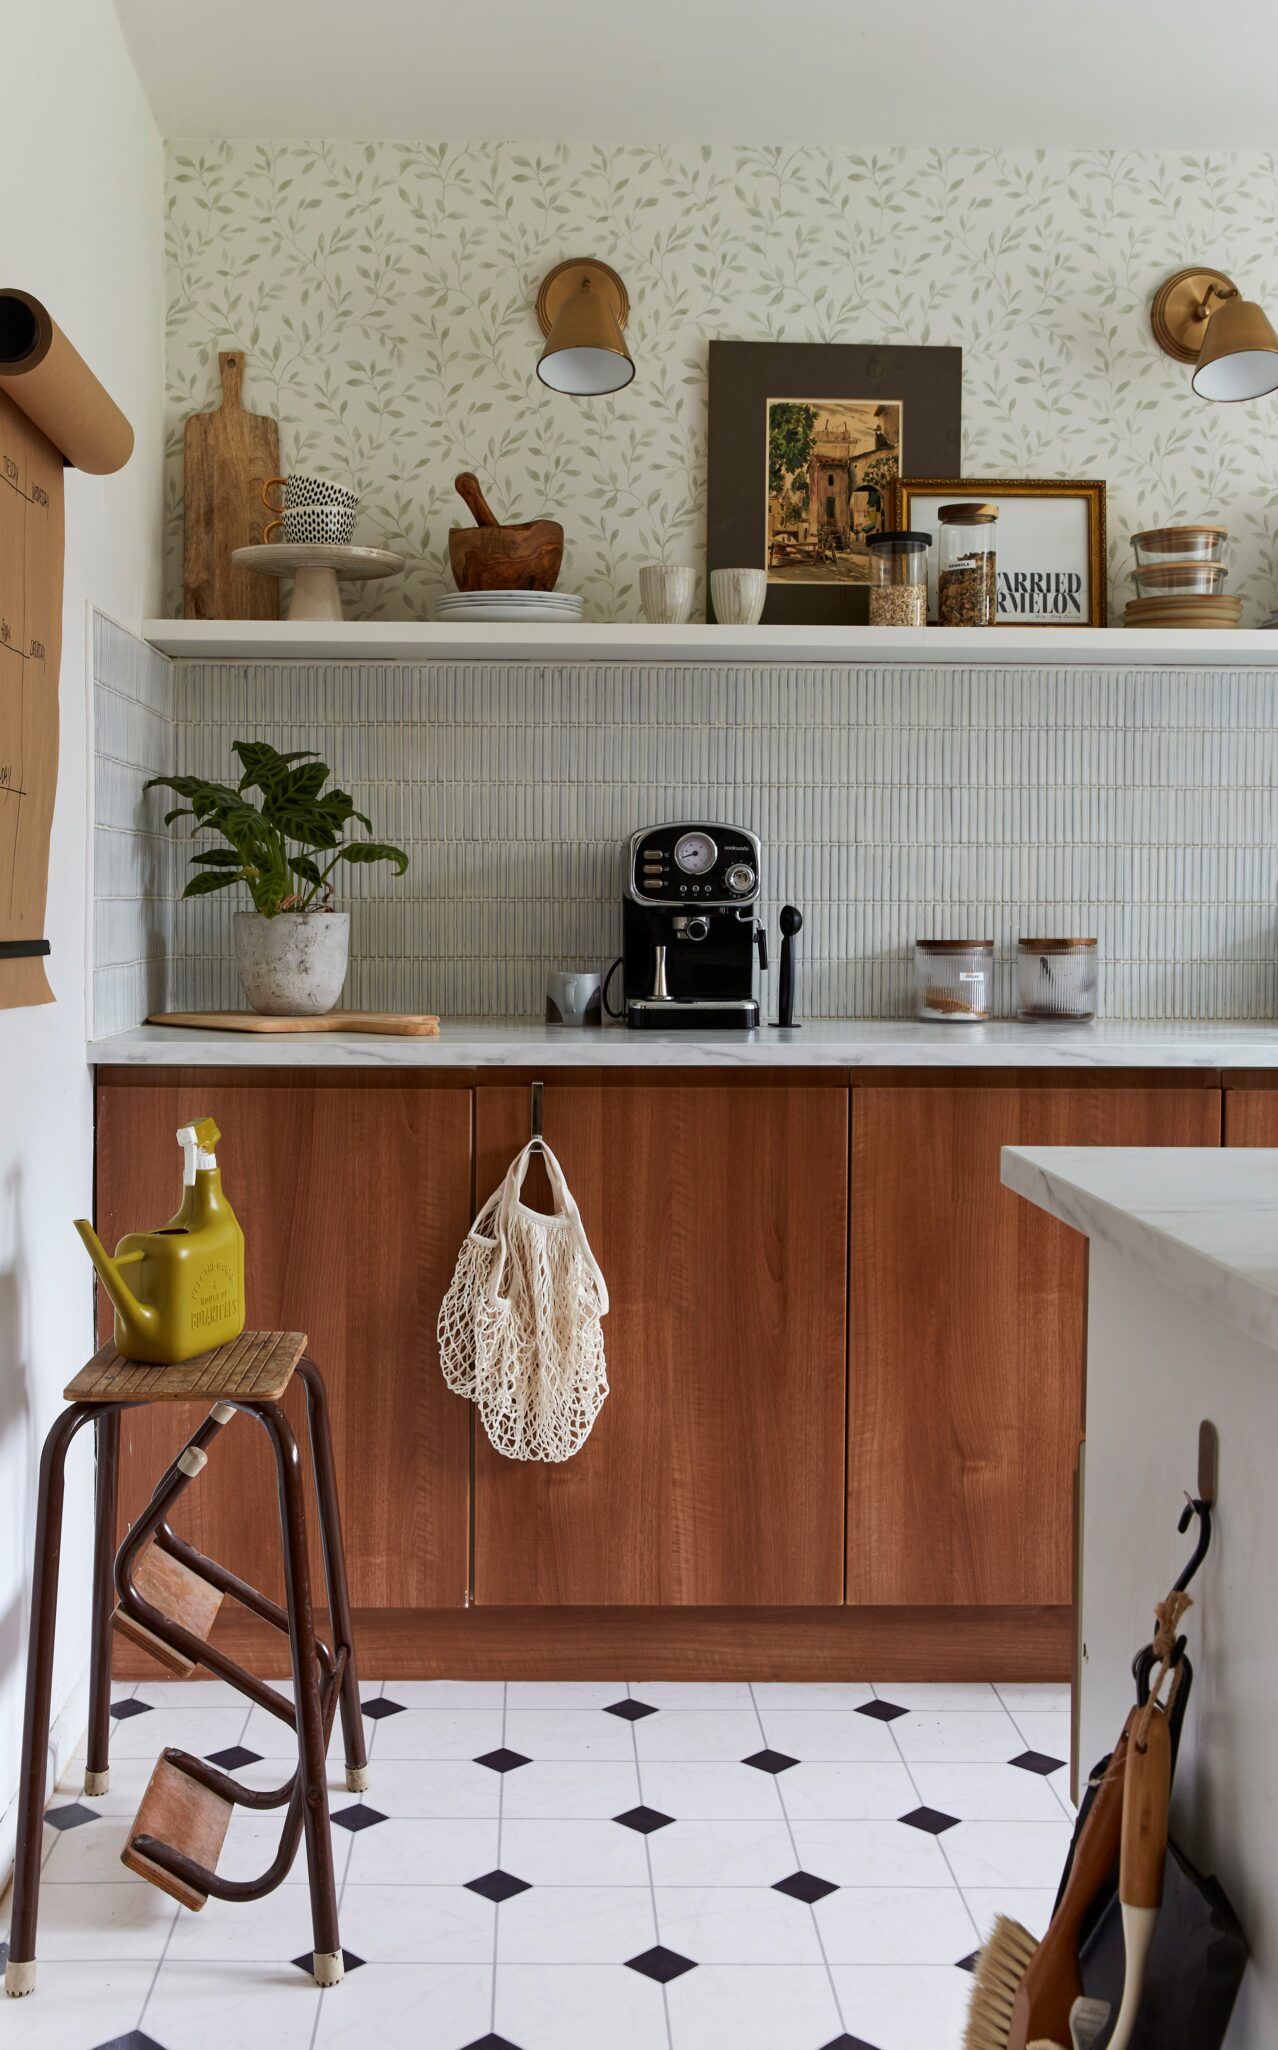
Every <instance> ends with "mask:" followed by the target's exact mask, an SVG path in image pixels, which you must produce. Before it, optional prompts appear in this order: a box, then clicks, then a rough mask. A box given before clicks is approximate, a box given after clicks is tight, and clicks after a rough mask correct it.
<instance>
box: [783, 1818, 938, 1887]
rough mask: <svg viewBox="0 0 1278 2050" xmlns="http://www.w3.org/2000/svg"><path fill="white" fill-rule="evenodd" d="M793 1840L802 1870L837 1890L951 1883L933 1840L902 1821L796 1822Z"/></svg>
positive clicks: (925, 1832) (924, 1831) (933, 1838)
mask: <svg viewBox="0 0 1278 2050" xmlns="http://www.w3.org/2000/svg"><path fill="white" fill-rule="evenodd" d="M794 1841H795V1846H796V1848H797V1850H798V1854H799V1865H800V1866H801V1868H802V1870H803V1871H804V1872H811V1873H813V1874H815V1876H816V1877H817V1878H818V1879H832V1880H833V1881H834V1883H835V1885H836V1886H868V1887H876V1886H889V1887H896V1886H952V1885H953V1883H954V1882H953V1879H952V1877H951V1874H950V1868H949V1866H948V1865H947V1864H946V1862H945V1854H944V1852H943V1851H942V1849H941V1847H940V1844H939V1843H938V1842H937V1840H936V1838H935V1837H934V1836H931V1835H929V1833H928V1832H927V1831H926V1830H922V1829H907V1828H906V1826H905V1825H904V1823H900V1822H796V1823H795V1824H794ZM783 1876H784V1875H782V1874H778V1877H783Z"/></svg>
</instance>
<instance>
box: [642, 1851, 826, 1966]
mask: <svg viewBox="0 0 1278 2050" xmlns="http://www.w3.org/2000/svg"><path fill="white" fill-rule="evenodd" d="M784 1876H786V1875H784V1874H781V1873H778V1875H777V1877H778V1878H782V1877H784ZM656 1900H657V1926H658V1928H659V1929H660V1931H661V1941H662V1943H663V1944H664V1945H665V1946H666V1948H667V1949H669V1950H677V1951H679V1952H680V1953H681V1954H682V1955H683V1956H684V1957H692V1958H695V1959H696V1960H697V1963H698V1964H699V1965H819V1964H820V1963H821V1946H820V1944H819V1942H818V1941H817V1933H816V1928H815V1926H814V1924H813V1921H812V1910H811V1908H809V1907H808V1906H807V1905H806V1904H805V1903H804V1902H803V1901H796V1900H792V1899H791V1898H790V1897H789V1895H788V1894H784V1893H777V1892H776V1891H775V1890H774V1889H773V1888H772V1887H771V1886H659V1887H657V1889H656Z"/></svg>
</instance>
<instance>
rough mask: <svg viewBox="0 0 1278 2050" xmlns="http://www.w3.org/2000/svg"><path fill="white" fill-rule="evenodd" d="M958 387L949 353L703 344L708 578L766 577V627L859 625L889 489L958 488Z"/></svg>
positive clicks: (958, 372)
mask: <svg viewBox="0 0 1278 2050" xmlns="http://www.w3.org/2000/svg"><path fill="white" fill-rule="evenodd" d="M962 383H963V352H962V350H961V349H913V348H901V349H896V348H876V347H874V346H872V345H866V344H857V343H851V342H833V343H826V342H711V344H710V449H709V502H708V507H707V517H706V556H707V568H708V569H711V570H715V569H766V570H767V573H768V597H767V603H766V605H765V607H764V612H763V617H764V620H765V622H766V623H767V624H769V625H787V624H806V625H811V626H827V625H833V624H839V625H847V626H854V625H857V624H863V623H864V621H865V618H866V614H867V595H868V585H867V577H868V552H867V547H866V543H867V541H868V538H869V536H870V535H871V534H872V533H874V532H875V531H876V529H878V528H881V527H886V526H887V525H888V524H889V520H890V506H891V495H892V491H893V489H894V486H895V484H896V482H897V480H898V478H899V477H901V476H902V475H903V474H912V475H915V476H923V475H925V474H926V475H927V476H935V477H957V476H958V473H959V463H960V455H961V446H960V435H961V425H962V423H961V402H962ZM706 616H707V618H709V619H713V618H714V611H713V601H712V600H711V599H710V597H709V580H708V579H707V598H706Z"/></svg>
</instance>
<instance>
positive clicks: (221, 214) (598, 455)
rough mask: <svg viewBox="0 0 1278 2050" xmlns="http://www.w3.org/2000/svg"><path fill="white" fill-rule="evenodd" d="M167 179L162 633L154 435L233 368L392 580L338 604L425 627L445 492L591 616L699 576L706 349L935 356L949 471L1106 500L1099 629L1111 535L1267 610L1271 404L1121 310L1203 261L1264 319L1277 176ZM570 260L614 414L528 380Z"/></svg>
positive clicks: (191, 150) (311, 146) (443, 572)
mask: <svg viewBox="0 0 1278 2050" xmlns="http://www.w3.org/2000/svg"><path fill="white" fill-rule="evenodd" d="M168 181H169V192H168V258H167V262H168V300H169V312H168V384H169V408H170V435H169V447H168V480H167V505H168V553H169V595H170V602H171V608H172V610H173V611H174V612H180V611H181V518H182V509H181V499H182V454H181V445H182V436H181V428H182V422H183V420H184V418H185V416H186V415H187V414H188V413H189V412H191V411H194V410H197V409H199V408H201V407H203V406H205V405H208V404H209V403H211V402H212V400H213V397H214V394H215V392H216V388H217V353H218V350H219V349H226V348H230V347H236V348H239V349H242V350H244V351H245V352H246V353H247V355H248V358H249V362H248V368H247V373H246V379H245V394H246V401H247V403H248V404H249V405H251V406H254V407H256V408H257V409H259V410H262V411H266V412H271V413H274V414H276V415H278V417H279V419H280V421H281V443H282V452H283V461H284V464H285V467H295V468H307V469H315V470H318V471H320V472H322V473H324V474H327V475H330V476H334V477H337V478H339V479H342V480H345V481H349V482H351V483H352V484H353V485H354V486H355V488H356V489H357V490H358V491H359V492H360V493H361V494H362V498H363V503H362V507H361V515H360V525H359V529H358V533H357V538H358V539H360V540H364V541H367V542H370V543H374V544H376V545H378V546H382V547H389V548H395V549H399V550H401V551H402V552H403V553H404V554H405V555H406V556H407V557H408V569H407V571H406V573H405V575H404V576H403V577H402V578H395V579H393V580H391V581H390V582H388V583H386V584H366V585H362V586H353V587H352V586H348V587H347V590H348V604H349V609H350V610H351V612H352V613H358V614H359V615H361V616H364V617H371V618H416V617H425V615H426V611H427V607H428V604H429V601H430V599H431V597H432V595H433V594H435V593H437V592H439V591H440V590H442V589H444V588H446V587H447V585H448V584H449V582H450V579H449V577H448V572H447V533H448V528H449V526H450V525H455V524H459V523H462V522H464V521H465V520H466V519H467V518H468V515H466V514H465V512H464V511H463V509H462V507H461V505H460V502H459V501H458V500H457V499H456V498H455V497H454V495H453V491H452V478H453V476H454V474H455V472H456V471H458V470H460V469H473V470H475V471H477V472H478V474H479V476H480V477H481V479H483V481H484V483H485V484H486V486H487V487H488V490H489V494H490V496H491V498H492V500H493V503H494V505H495V507H496V509H497V511H498V513H499V516H502V517H506V518H531V517H535V516H536V515H538V514H542V513H547V514H550V515H553V516H554V517H556V518H559V519H562V521H563V523H564V526H565V528H566V530H567V551H566V556H565V564H564V571H563V575H562V577H561V584H562V585H563V587H564V588H566V589H572V590H578V591H581V592H582V593H583V594H584V596H585V600H586V609H587V616H588V617H592V618H596V619H631V618H637V617H639V616H640V608H639V591H638V571H639V567H640V565H641V564H642V563H644V562H648V561H666V562H688V563H694V564H695V565H696V566H697V570H698V575H699V577H700V575H701V571H702V568H703V555H704V505H705V446H706V377H705V364H706V343H707V341H708V340H710V339H711V338H713V337H723V338H729V339H736V340H743V341H766V340H787V341H821V342H834V341H845V340H846V341H856V342H861V343H864V342H867V341H884V342H919V343H929V342H930V343H958V344H960V345H961V347H962V349H963V354H964V395H963V412H964V421H963V456H964V468H965V469H966V471H967V472H968V473H969V474H974V475H980V474H985V475H994V476H1025V477H1051V476H1076V477H1080V476H1081V477H1092V476H1099V477H1104V478H1106V479H1107V481H1108V484H1109V509H1110V567H1111V604H1112V605H1113V604H1115V603H1116V604H1117V608H1118V609H1117V613H1116V615H1115V616H1117V617H1120V618H1121V606H1122V602H1123V600H1124V598H1125V597H1126V596H1127V595H1129V594H1130V591H1129V587H1128V586H1127V583H1126V575H1127V570H1128V567H1129V563H1130V550H1129V547H1128V536H1129V534H1130V533H1131V532H1132V531H1133V530H1136V529H1139V528H1140V527H1143V526H1149V525H1153V524H1157V523H1159V522H1161V521H1163V520H1170V519H1197V518H1215V519H1222V520H1224V521H1225V522H1227V524H1228V525H1229V527H1230V529H1231V534H1232V560H1233V565H1234V566H1233V571H1232V574H1231V583H1230V588H1231V589H1234V590H1239V591H1241V592H1242V593H1243V594H1244V596H1245V598H1246V600H1247V605H1246V611H1245V614H1244V623H1246V624H1257V623H1258V622H1259V621H1260V619H1261V618H1263V617H1264V615H1265V614H1266V613H1267V612H1268V611H1269V609H1270V607H1271V605H1272V604H1274V603H1275V602H1278V580H1276V578H1275V571H1274V553H1275V537H1276V535H1278V487H1276V482H1275V479H1276V471H1278V397H1276V398H1271V399H1262V400H1260V401H1258V402H1256V403H1255V404H1250V405H1234V406H1230V405H1208V404H1206V403H1204V402H1203V401H1201V400H1197V399H1195V398H1194V397H1193V396H1192V394H1191V393H1190V391H1189V372H1188V369H1187V368H1186V367H1185V366H1183V365H1180V364H1176V363H1173V362H1172V361H1171V360H1170V359H1169V358H1168V357H1166V356H1163V355H1161V354H1160V353H1159V351H1158V350H1157V349H1156V347H1155V345H1154V343H1153V340H1152V337H1151V336H1150V333H1149V325H1148V317H1147V307H1148V303H1149V300H1150V298H1151V296H1152V294H1153V292H1154V290H1155V288H1156V287H1157V285H1158V284H1159V282H1160V281H1161V279H1162V278H1163V277H1164V276H1165V275H1166V274H1167V272H1169V271H1171V270H1175V269H1178V268H1180V267H1181V266H1182V265H1185V264H1188V263H1190V262H1193V261H1196V260H1197V261H1202V260H1208V261H1210V262H1212V263H1215V264H1217V265H1219V266H1220V267H1222V268H1223V269H1225V270H1227V271H1228V272H1230V273H1231V274H1232V275H1233V276H1234V277H1236V278H1237V279H1238V281H1239V283H1240V284H1241V285H1242V286H1243V288H1244V290H1245V292H1246V293H1247V295H1248V296H1249V297H1254V298H1256V299H1258V300H1259V301H1260V302H1261V304H1262V305H1267V306H1268V308H1269V310H1270V312H1271V314H1273V315H1274V317H1275V318H1278V242H1276V241H1275V236H1274V229H1273V223H1274V220H1275V218H1278V157H1276V156H1263V157H1262V156H1212V157H1191V156H1165V155H1158V156H1155V155H1126V154H1114V153H1101V152H1093V153H1087V154H1081V155H1071V154H1066V153H1063V152H1062V153H1045V152H1020V153H1011V154H1008V153H1003V152H998V151H992V150H944V151H942V150H924V149H884V150H877V151H874V152H873V153H870V154H860V153H858V152H857V151H856V150H853V149H829V148H809V147H785V146H777V147H753V148H743V147H742V148H726V147H715V148H710V147H705V146H703V147H696V146H690V147H683V148H640V147H625V148H612V147H608V146H605V145H603V144H599V145H574V146H571V147H569V146H566V145H561V144H555V143H541V144H532V143H530V144H518V143H509V144H507V143H502V144H489V143H476V144H451V143H441V142H429V141H419V142H399V143H396V142H377V143H367V144H362V143H350V142H343V143H324V142H315V143H308V142H287V143H272V142H221V141H206V142H199V143H175V144H172V145H171V146H170V149H169V156H168ZM578 255H599V256H602V257H604V258H605V259H606V260H608V261H610V262H611V263H613V264H614V265H615V267H616V268H617V269H618V270H620V272H621V273H622V276H623V277H624V278H625V280H626V282H627V285H628V287H629V290H630V295H631V301H632V307H633V311H632V314H631V323H630V328H629V331H628V333H629V340H630V343H631V348H632V353H633V355H634V357H635V361H636V363H637V366H638V375H637V376H636V378H635V381H634V383H633V384H632V385H631V386H630V387H629V388H628V389H627V390H626V391H625V392H623V393H621V394H619V395H617V396H616V397H614V398H609V399H595V400H573V399H568V398H564V397H560V396H557V395H556V394H554V393H552V392H549V391H547V390H545V389H544V388H543V387H542V386H541V385H540V384H539V383H538V381H537V379H536V376H535V374H534V364H535V361H536V357H537V353H538V350H539V347H540V334H539V331H538V329H537V326H536V322H535V319H534V315H533V310H532V308H533V300H534V297H535V294H536V289H537V284H538V282H539V280H540V278H541V276H542V274H543V273H544V272H545V271H546V270H547V269H548V268H549V267H550V266H551V264H553V263H555V262H557V261H559V260H560V258H562V257H565V256H578ZM701 602H702V599H701V594H700V593H699V598H698V605H699V607H700V605H701Z"/></svg>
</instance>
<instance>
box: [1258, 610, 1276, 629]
mask: <svg viewBox="0 0 1278 2050" xmlns="http://www.w3.org/2000/svg"><path fill="white" fill-rule="evenodd" d="M1260 624H1261V625H1262V626H1268V627H1278V612H1271V613H1270V615H1269V617H1268V619H1262V620H1261V622H1260Z"/></svg>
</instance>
